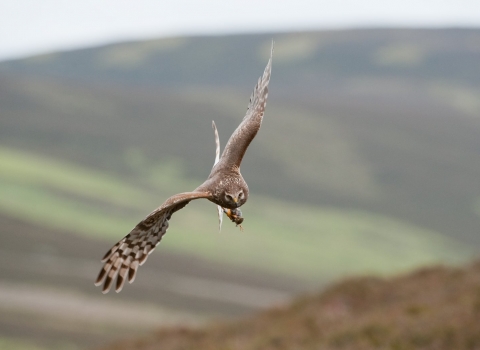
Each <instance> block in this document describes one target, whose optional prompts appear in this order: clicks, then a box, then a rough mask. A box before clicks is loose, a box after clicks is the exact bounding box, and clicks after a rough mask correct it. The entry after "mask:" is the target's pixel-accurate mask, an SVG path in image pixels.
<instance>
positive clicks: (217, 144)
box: [212, 120, 223, 232]
mask: <svg viewBox="0 0 480 350" xmlns="http://www.w3.org/2000/svg"><path fill="white" fill-rule="evenodd" d="M212 128H213V131H214V132H215V162H214V163H213V166H215V165H217V163H218V161H219V160H220V138H219V136H218V130H217V126H216V125H215V121H213V120H212ZM217 213H218V232H220V231H221V230H222V222H223V208H222V207H221V206H220V205H217Z"/></svg>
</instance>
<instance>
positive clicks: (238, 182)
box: [95, 44, 273, 293]
mask: <svg viewBox="0 0 480 350" xmlns="http://www.w3.org/2000/svg"><path fill="white" fill-rule="evenodd" d="M272 55H273V44H272V50H271V53H270V59H269V60H268V63H267V66H266V67H265V71H264V72H263V75H262V76H261V77H260V78H259V79H258V82H257V85H256V86H255V88H254V90H253V93H252V95H251V97H250V102H249V104H248V108H247V113H246V115H245V117H244V118H243V120H242V122H241V123H240V125H239V126H238V127H237V129H236V130H235V131H234V133H233V134H232V136H230V139H229V140H228V143H227V145H226V146H225V149H224V150H223V153H222V156H221V157H219V154H220V144H219V141H218V132H217V129H216V127H215V123H213V128H214V130H215V140H216V145H217V153H216V157H215V163H214V166H213V168H212V171H211V172H210V175H209V176H208V178H207V180H206V181H205V182H204V183H203V184H201V185H200V186H198V187H197V188H196V189H195V190H193V191H192V192H184V193H179V194H176V195H174V196H172V197H170V198H168V199H167V200H166V201H165V203H163V204H162V205H161V206H160V207H158V208H157V209H155V210H154V211H153V212H152V213H151V214H150V215H148V216H147V217H146V218H145V219H144V220H143V221H141V222H140V223H138V224H137V226H135V227H134V228H133V230H132V231H131V232H130V233H129V234H128V235H126V236H125V237H124V238H123V239H122V240H120V241H119V242H118V243H117V244H115V245H114V246H113V247H112V248H111V249H110V250H109V251H108V252H107V253H106V254H105V256H104V257H103V259H102V262H103V263H105V264H104V265H103V267H102V269H101V270H100V273H99V274H98V277H97V280H96V281H95V285H96V286H100V285H102V284H103V289H102V292H103V293H108V291H109V290H110V287H111V285H112V282H113V280H114V279H115V278H116V279H117V281H116V286H115V291H116V292H120V291H121V290H122V288H123V285H124V284H125V280H126V278H127V274H128V282H129V283H132V282H133V281H134V279H135V275H136V273H137V269H138V267H139V266H140V265H143V264H144V263H145V261H146V260H147V257H148V255H149V254H150V253H152V251H153V249H155V247H156V246H157V244H158V243H159V242H160V240H161V239H162V237H163V235H164V234H165V233H166V232H167V229H168V225H169V220H170V218H171V217H172V215H173V213H175V212H176V211H177V210H180V209H182V208H183V207H185V206H186V205H187V204H188V203H189V202H190V201H192V200H194V199H199V198H206V199H208V200H209V201H211V202H213V203H215V204H217V206H218V207H217V208H218V214H219V220H220V226H221V222H222V215H223V213H224V212H225V213H226V214H227V216H228V217H229V218H230V219H231V220H232V221H233V222H234V223H236V224H237V226H238V225H239V224H241V223H242V222H243V217H242V213H241V211H240V209H238V208H239V207H240V206H242V205H243V204H245V202H246V201H247V199H248V186H247V183H246V182H245V180H244V179H243V177H242V174H240V163H241V162H242V158H243V156H244V154H245V151H246V150H247V148H248V146H249V145H250V142H252V140H253V138H254V137H255V135H256V134H257V132H258V130H259V129H260V125H261V124H262V119H263V115H264V112H265V106H266V103H267V97H268V83H269V81H270V75H271V71H272ZM240 227H241V226H240Z"/></svg>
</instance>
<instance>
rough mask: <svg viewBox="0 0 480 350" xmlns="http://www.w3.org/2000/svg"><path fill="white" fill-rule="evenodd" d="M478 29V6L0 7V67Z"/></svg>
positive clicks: (425, 1)
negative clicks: (271, 39) (232, 41)
mask: <svg viewBox="0 0 480 350" xmlns="http://www.w3.org/2000/svg"><path fill="white" fill-rule="evenodd" d="M383 26H388V27H412V26H414V27H445V26H447V27H452V26H454V27H480V1H479V0H390V1H389V0H362V1H359V0H328V1H309V0H289V1H280V0H242V1H240V0H238V1H237V0H233V1H228V0H198V1H193V0H164V1H161V0H130V1H124V0H79V1H77V0H1V5H0V60H4V59H8V58H16V57H24V56H28V55H33V54H37V53H44V52H49V51H55V50H62V49H72V48H79V47H86V46H92V45H98V44H103V43H109V42H116V41H123V40H127V39H128V40H131V39H144V38H156V37H165V36H175V35H199V34H225V33H241V32H261V31H273V30H282V31H284V30H302V29H338V28H356V27H383Z"/></svg>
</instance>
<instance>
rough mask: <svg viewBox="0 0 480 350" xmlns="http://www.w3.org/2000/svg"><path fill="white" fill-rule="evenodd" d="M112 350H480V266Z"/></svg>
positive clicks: (341, 287)
mask: <svg viewBox="0 0 480 350" xmlns="http://www.w3.org/2000/svg"><path fill="white" fill-rule="evenodd" d="M107 349H110V350H119V349H138V350H140V349H141V350H153V349H162V350H173V349H231V350H234V349H239V350H240V349H241V350H245V349H398V350H404V349H405V350H407V349H480V261H478V262H476V263H475V264H472V265H470V266H468V267H466V268H446V267H435V268H428V269H423V270H420V271H417V272H414V273H412V274H409V275H405V276H401V277H397V278H393V279H385V280H383V279H380V278H369V277H367V278H359V279H352V280H347V281H345V282H342V283H339V284H337V285H335V286H333V287H331V288H329V289H328V290H326V291H324V292H323V293H321V294H319V295H315V296H308V297H304V298H302V299H299V300H297V301H295V302H293V304H291V305H289V306H286V307H283V308H276V309H272V310H268V311H266V312H263V313H261V314H260V315H258V316H256V317H253V318H248V319H244V320H240V321H237V322H231V323H226V324H215V325H210V326H208V327H205V328H201V329H189V328H174V329H162V330H159V331H158V332H156V333H155V334H153V335H151V336H149V337H146V338H143V339H138V340H131V341H120V342H118V343H116V344H112V345H111V346H110V347H108V348H107Z"/></svg>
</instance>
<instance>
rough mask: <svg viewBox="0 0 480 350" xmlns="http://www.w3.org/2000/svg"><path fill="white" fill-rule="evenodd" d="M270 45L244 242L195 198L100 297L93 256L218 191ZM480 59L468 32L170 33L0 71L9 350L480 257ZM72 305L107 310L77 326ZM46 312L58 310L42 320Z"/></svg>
mask: <svg viewBox="0 0 480 350" xmlns="http://www.w3.org/2000/svg"><path fill="white" fill-rule="evenodd" d="M272 38H273V39H274V40H275V55H274V62H273V71H272V74H273V75H272V81H271V86H270V96H269V101H268V107H267V111H266V117H265V120H264V123H263V126H262V129H261V131H260V132H259V134H258V135H257V137H256V138H255V140H254V141H253V142H252V144H251V146H250V148H249V150H248V151H247V155H246V157H245V159H244V161H243V163H242V174H243V176H244V177H245V179H246V181H247V182H248V184H249V188H250V192H251V197H250V200H249V202H248V203H247V204H246V205H245V206H244V207H242V211H243V213H244V216H245V218H246V219H245V222H244V225H243V226H244V227H245V232H243V233H240V232H239V231H238V229H236V228H235V227H234V226H233V225H231V224H230V223H229V222H225V223H224V227H223V229H222V232H221V233H218V223H217V217H216V210H215V207H214V206H212V205H211V203H208V202H206V201H205V203H203V202H202V201H197V202H198V203H197V202H194V203H191V204H189V205H188V206H187V207H186V208H185V210H182V211H181V212H179V213H177V214H175V216H174V218H173V221H172V224H171V227H170V229H169V232H168V234H167V235H166V237H165V239H164V240H163V241H162V244H161V245H160V246H159V247H158V248H157V251H156V252H155V253H154V254H152V256H151V257H150V258H149V262H148V263H147V264H146V265H145V267H142V268H141V270H140V271H139V275H138V278H137V280H136V281H135V284H134V285H133V286H131V287H127V288H125V290H124V291H123V292H122V293H121V294H119V295H108V296H102V295H101V294H100V291H99V290H97V289H95V288H94V287H93V279H94V277H95V276H96V273H97V270H98V269H99V268H100V263H99V262H98V260H99V259H100V258H101V256H103V254H104V252H105V251H106V250H107V249H108V248H110V246H111V245H112V244H113V243H115V242H116V241H117V240H118V239H120V238H121V237H123V236H124V235H125V234H126V233H128V231H129V230H130V229H131V227H132V226H133V225H135V223H137V222H138V221H139V220H141V219H142V218H143V217H144V216H145V215H146V214H147V213H149V212H151V211H152V209H154V208H155V207H156V206H158V205H160V204H161V203H162V202H163V201H164V200H165V199H166V198H167V197H168V196H170V195H172V194H175V193H178V192H183V191H187V190H191V189H193V188H195V187H196V186H197V185H198V184H199V183H201V182H202V181H203V180H204V179H205V178H206V176H207V175H208V173H209V171H210V169H211V167H212V164H213V160H214V137H213V131H212V129H211V121H212V120H215V122H216V124H217V126H218V128H219V132H220V139H221V143H222V146H223V145H225V143H226V141H227V140H228V137H229V136H230V134H231V133H232V132H233V130H234V129H235V127H236V126H237V125H238V123H239V122H240V120H241V119H242V117H243V115H244V113H245V110H246V106H247V103H248V97H249V96H250V93H251V90H252V88H253V86H254V84H255V82H256V80H257V79H258V77H259V76H260V74H261V72H262V71H263V68H264V66H265V64H266V62H267V58H268V54H269V48H270V45H271V40H272ZM478 62H480V30H466V29H465V30H458V29H445V30H406V29H405V30H393V29H391V30H390V29H389V30H357V31H334V32H315V33H297V34H271V35H239V36H225V37H192V38H173V39H162V40H152V41H146V42H132V43H124V44H115V45H108V46H104V47H96V48H90V49H83V50H76V51H70V52H58V53H52V54H49V55H42V56H37V57H31V58H28V59H24V60H16V61H8V62H0V191H1V194H2V195H1V196H0V220H1V221H2V222H3V224H2V225H1V226H0V227H1V228H0V230H1V231H0V235H1V236H2V238H3V240H4V242H5V243H4V244H3V246H2V248H1V249H2V255H1V256H0V258H2V259H4V263H3V264H2V265H1V266H2V267H1V268H0V282H1V284H0V310H2V314H3V315H9V316H8V317H0V345H1V341H2V337H6V339H7V341H8V342H9V343H8V344H9V346H10V347H12V344H14V343H15V342H16V340H17V339H18V338H22V337H24V336H25V335H27V337H28V338H31V339H35V340H39V339H41V340H42V341H43V343H44V344H47V345H48V346H51V345H52V344H54V345H55V346H57V348H63V347H76V346H84V345H96V344H99V343H101V342H103V341H105V340H108V339H111V338H112V337H114V336H117V335H118V334H123V335H125V329H127V330H128V324H125V322H123V323H122V322H120V323H114V326H111V323H112V322H113V321H112V319H115V320H116V319H119V318H121V317H119V316H118V314H117V312H120V311H119V309H122V305H124V303H128V305H129V306H130V309H129V310H143V311H140V312H138V313H135V315H136V316H135V317H138V319H146V320H149V321H148V322H147V321H146V322H145V323H141V324H139V327H138V329H135V332H137V331H138V332H141V331H144V330H145V329H150V328H151V327H156V326H160V325H163V324H172V323H173V324H184V323H185V322H186V323H198V322H203V321H204V320H207V319H211V318H212V317H217V316H222V317H225V316H234V315H240V314H245V313H249V312H252V310H254V309H258V308H262V307H266V306H268V305H271V304H272V303H276V302H281V301H285V300H287V299H288V298H289V297H291V296H292V295H295V294H297V293H298V292H300V291H304V290H307V289H311V288H313V287H318V286H322V285H325V283H327V282H329V281H331V280H332V279H334V278H338V277H339V276H344V275H352V274H357V273H375V274H390V273H393V272H398V271H405V270H408V269H411V268H414V267H417V266H421V265H425V264H431V263H437V262H443V263H459V262H462V261H465V260H467V259H469V258H471V257H472V256H475V255H477V251H478V249H479V247H480V235H479V234H478V228H479V227H480V186H479V185H478V179H480V152H479V151H480V119H479V118H478V117H479V116H480V102H479V101H480V65H478ZM19 261H22V262H23V263H19ZM33 295H41V296H42V297H41V298H40V297H39V299H38V300H37V301H38V302H36V303H33V304H26V300H30V299H29V298H31V297H32V296H33ZM52 296H53V297H52ZM42 298H43V299H42ZM52 298H53V299H52ZM78 298H80V299H81V298H86V299H85V300H84V299H81V300H84V301H85V303H89V304H90V303H91V304H92V305H96V306H98V307H100V305H103V304H105V303H107V304H108V303H112V304H108V305H109V308H103V307H101V308H100V310H101V311H96V308H94V307H92V309H87V310H86V311H82V312H79V310H81V309H82V308H81V305H79V304H78V302H77V299H78ZM52 300H63V301H64V302H65V303H64V304H55V303H53V304H52V306H51V308H50V309H48V310H46V309H45V308H42V307H40V306H39V305H43V304H45V303H47V302H50V301H52ZM24 305H30V306H29V307H25V306H24ZM152 305H153V306H154V307H153V309H154V310H155V311H154V312H153V314H152V313H150V312H149V311H148V310H150V308H151V307H152ZM65 308H67V309H68V308H70V310H75V311H74V312H73V311H72V312H73V313H74V314H75V315H78V317H76V318H71V317H70V316H69V315H71V313H65V312H64V311H62V310H65ZM52 310H53V311H52ZM132 312H133V311H132ZM157 313H160V314H162V315H163V316H162V317H158V318H156V317H155V315H157ZM38 320H42V321H43V322H39V321H38ZM47 320H48V322H47ZM26 325H28V326H26ZM39 327H40V328H39ZM42 327H43V328H42ZM39 329H42V330H39ZM132 332H133V330H132ZM59 339H60V341H59ZM62 344H63V345H62ZM65 344H66V345H65ZM64 345H65V346H64Z"/></svg>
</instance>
